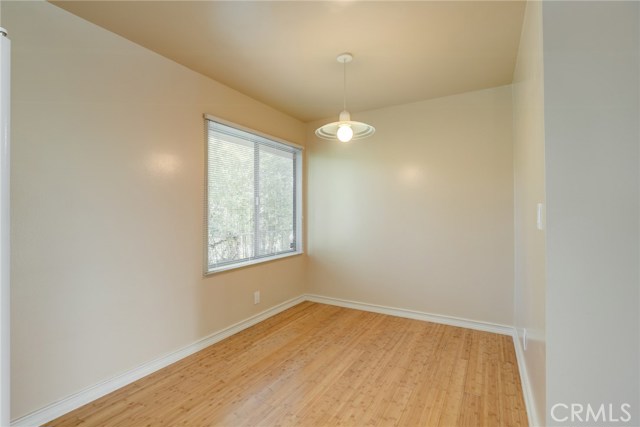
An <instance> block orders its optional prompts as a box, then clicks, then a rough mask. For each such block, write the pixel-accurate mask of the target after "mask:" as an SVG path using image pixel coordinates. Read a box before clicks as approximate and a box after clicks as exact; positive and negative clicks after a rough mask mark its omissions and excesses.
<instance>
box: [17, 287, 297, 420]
mask: <svg viewBox="0 0 640 427" xmlns="http://www.w3.org/2000/svg"><path fill="white" fill-rule="evenodd" d="M303 301H305V296H304V295H301V296H299V297H297V298H293V299H290V300H289V301H285V302H283V303H281V304H278V305H276V306H274V307H271V308H270V309H268V310H265V311H263V312H261V313H258V314H256V315H254V316H251V317H249V318H247V319H245V320H242V321H241V322H238V323H236V324H234V325H231V326H229V327H227V328H224V329H222V330H220V331H217V332H214V333H213V334H211V335H209V336H208V337H205V338H203V339H201V340H198V341H196V342H194V343H193V344H191V345H188V346H186V347H184V348H181V349H180V350H177V351H174V352H172V353H169V354H167V355H165V356H163V357H160V358H158V359H155V360H152V361H151V362H148V363H145V364H144V365H141V366H139V367H137V368H134V369H132V370H130V371H127V372H125V373H123V374H120V375H118V376H116V377H113V378H110V379H108V380H106V381H103V382H101V383H99V384H96V385H94V386H91V387H87V388H85V389H84V390H81V391H79V392H78V393H75V394H73V395H71V396H69V397H67V398H65V399H62V400H60V401H58V402H54V403H52V404H50V405H48V406H46V407H44V408H42V409H39V410H37V411H35V412H32V413H30V414H28V415H25V416H24V417H21V418H18V419H16V420H13V421H12V422H11V426H12V427H13V426H16V427H36V426H41V425H42V424H44V423H47V422H49V421H51V420H54V419H56V418H58V417H60V416H62V415H64V414H66V413H67V412H70V411H73V410H74V409H77V408H79V407H81V406H83V405H86V404H87V403H90V402H92V401H94V400H96V399H98V398H100V397H102V396H105V395H107V394H109V393H111V392H113V391H115V390H117V389H119V388H121V387H124V386H126V385H127V384H131V383H132V382H134V381H137V380H139V379H140V378H143V377H146V376H147V375H149V374H152V373H153V372H155V371H157V370H159V369H162V368H164V367H166V366H169V365H171V364H172V363H175V362H177V361H178V360H180V359H183V358H185V357H187V356H190V355H192V354H193V353H196V352H198V351H200V350H202V349H204V348H206V347H208V346H210V345H212V344H215V343H217V342H219V341H222V340H223V339H225V338H227V337H230V336H231V335H234V334H237V333H238V332H240V331H242V330H244V329H247V328H249V327H251V326H253V325H255V324H256V323H260V322H262V321H263V320H265V319H268V318H269V317H271V316H274V315H276V314H278V313H280V312H282V311H284V310H286V309H288V308H291V307H293V306H294V305H297V304H299V303H301V302H303Z"/></svg>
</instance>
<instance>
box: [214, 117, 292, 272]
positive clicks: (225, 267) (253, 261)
mask: <svg viewBox="0 0 640 427" xmlns="http://www.w3.org/2000/svg"><path fill="white" fill-rule="evenodd" d="M209 121H212V122H216V123H220V124H223V125H225V126H229V127H232V128H235V129H238V130H241V131H244V132H248V133H251V134H253V135H256V136H259V137H262V138H266V139H269V140H271V141H274V142H277V143H279V144H284V145H288V146H290V147H294V148H296V149H298V150H299V151H298V152H297V153H296V162H295V163H296V171H295V173H296V176H295V189H296V196H295V197H296V207H295V209H296V217H295V222H296V225H295V228H296V236H295V241H296V250H295V251H291V252H287V253H280V254H277V255H271V256H264V257H260V258H254V259H250V260H244V261H238V262H234V263H229V264H225V265H221V266H218V267H213V268H211V267H210V266H209ZM204 142H205V144H204V146H205V156H204V159H205V161H204V233H203V235H204V250H203V253H204V261H203V271H204V275H205V276H209V275H211V274H215V273H219V272H221V271H227V270H234V269H237V268H242V267H247V266H250V265H255V264H261V263H263V262H269V261H273V260H276V259H281V258H288V257H291V256H297V255H300V254H303V253H304V241H303V238H302V236H303V235H304V233H303V230H302V224H303V212H302V207H303V203H302V187H303V182H302V176H303V173H302V167H303V154H302V153H303V150H304V147H302V146H300V145H297V144H294V143H292V142H289V141H285V140H283V139H280V138H277V137H275V136H272V135H269V134H266V133H263V132H260V131H256V130H254V129H251V128H248V127H246V126H242V125H239V124H237V123H233V122H230V121H228V120H225V119H221V118H219V117H216V116H213V115H210V114H204Z"/></svg>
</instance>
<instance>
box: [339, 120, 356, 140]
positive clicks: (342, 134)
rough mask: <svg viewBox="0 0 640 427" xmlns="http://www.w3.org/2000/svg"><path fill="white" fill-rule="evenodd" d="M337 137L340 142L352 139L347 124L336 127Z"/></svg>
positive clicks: (350, 130)
mask: <svg viewBox="0 0 640 427" xmlns="http://www.w3.org/2000/svg"><path fill="white" fill-rule="evenodd" d="M337 137H338V139H339V140H340V141H342V142H349V141H351V138H353V129H351V126H349V125H347V124H342V125H340V126H338V132H337Z"/></svg>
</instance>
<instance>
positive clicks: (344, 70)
mask: <svg viewBox="0 0 640 427" xmlns="http://www.w3.org/2000/svg"><path fill="white" fill-rule="evenodd" d="M342 111H347V61H342Z"/></svg>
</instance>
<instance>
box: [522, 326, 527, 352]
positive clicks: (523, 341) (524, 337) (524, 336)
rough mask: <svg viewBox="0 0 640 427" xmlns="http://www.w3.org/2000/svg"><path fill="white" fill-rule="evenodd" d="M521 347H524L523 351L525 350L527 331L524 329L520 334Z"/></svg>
mask: <svg viewBox="0 0 640 427" xmlns="http://www.w3.org/2000/svg"><path fill="white" fill-rule="evenodd" d="M522 347H524V349H525V350H526V349H527V330H526V329H524V330H523V332H522Z"/></svg>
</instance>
